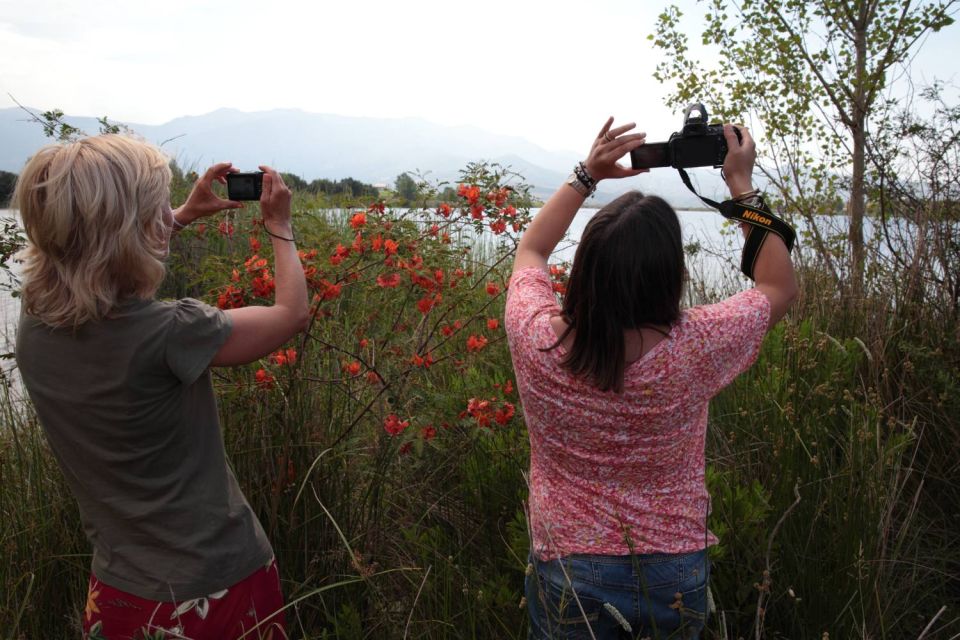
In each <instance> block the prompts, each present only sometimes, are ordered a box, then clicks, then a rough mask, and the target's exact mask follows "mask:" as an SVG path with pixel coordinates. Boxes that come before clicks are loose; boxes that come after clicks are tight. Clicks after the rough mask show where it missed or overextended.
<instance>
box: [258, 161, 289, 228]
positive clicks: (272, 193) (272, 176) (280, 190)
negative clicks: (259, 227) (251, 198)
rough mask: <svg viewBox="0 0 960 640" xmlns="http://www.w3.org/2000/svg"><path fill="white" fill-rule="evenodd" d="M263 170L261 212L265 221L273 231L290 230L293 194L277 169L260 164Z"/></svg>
mask: <svg viewBox="0 0 960 640" xmlns="http://www.w3.org/2000/svg"><path fill="white" fill-rule="evenodd" d="M260 170H261V171H263V186H262V188H261V191H260V212H261V213H262V214H263V223H264V225H267V230H268V231H270V232H271V233H280V232H286V231H290V230H291V229H292V224H291V222H290V201H291V200H292V198H293V194H292V193H291V192H290V188H289V187H287V185H286V184H284V182H283V178H282V177H281V176H280V174H279V173H277V171H276V170H275V169H272V168H270V167H268V166H266V165H260Z"/></svg>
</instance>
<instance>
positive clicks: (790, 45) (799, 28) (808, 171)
mask: <svg viewBox="0 0 960 640" xmlns="http://www.w3.org/2000/svg"><path fill="white" fill-rule="evenodd" d="M702 4H704V5H706V16H705V26H704V28H703V31H702V35H701V40H702V43H703V44H704V45H706V46H708V47H711V48H712V51H714V52H715V53H716V57H715V60H716V64H714V65H708V64H702V63H701V61H700V60H697V59H694V57H693V56H692V55H691V53H690V48H689V44H688V37H687V35H686V32H685V31H684V29H683V25H682V21H681V18H682V14H681V12H680V10H679V9H677V8H676V7H675V6H671V7H668V8H667V9H666V10H665V11H664V12H663V13H662V14H661V15H660V17H659V19H658V22H657V28H656V33H655V35H651V36H650V39H651V40H652V41H653V43H654V45H655V46H656V47H658V48H659V49H661V50H662V51H664V53H665V54H666V56H665V60H664V62H662V63H660V64H659V65H658V67H657V71H656V73H655V78H657V79H658V80H660V81H661V82H664V83H671V84H674V85H675V87H676V88H675V89H674V90H673V91H671V92H670V97H669V103H670V104H671V105H673V106H675V107H681V106H683V105H685V104H686V103H688V102H693V101H704V102H707V103H708V104H709V105H712V108H713V111H714V112H716V113H717V114H718V115H720V116H721V117H722V118H723V119H724V120H726V121H739V122H750V121H751V118H750V116H755V118H756V120H757V121H758V124H759V125H760V127H761V129H762V138H761V144H760V145H759V149H760V162H759V167H760V169H761V171H762V172H763V174H764V176H765V177H766V178H767V179H768V180H769V181H770V182H771V183H772V185H773V186H774V188H775V189H776V190H777V192H778V195H779V200H780V201H782V202H783V203H784V204H785V205H786V207H787V210H788V211H789V212H791V213H794V214H799V215H802V216H804V217H806V218H807V220H808V221H809V222H811V223H812V221H813V220H814V216H815V215H819V214H824V213H834V212H836V211H837V202H838V201H839V200H841V198H842V199H849V207H848V211H847V213H849V215H850V231H849V246H848V247H846V251H845V252H844V253H843V254H841V255H837V254H835V253H834V252H833V251H831V249H830V247H829V244H828V241H827V239H826V238H822V237H820V236H819V235H818V232H817V229H816V226H815V225H813V224H811V225H810V229H811V234H812V235H811V237H810V240H812V242H813V244H814V248H815V250H816V251H817V257H818V258H819V259H820V260H821V261H822V266H823V267H825V268H826V269H828V270H829V271H830V272H831V273H832V274H833V276H834V278H835V279H836V281H837V282H843V281H847V282H849V283H850V284H851V286H852V289H853V292H854V294H855V295H858V292H859V286H860V281H861V278H862V276H863V271H864V265H865V255H864V236H863V230H862V225H863V217H864V215H865V212H866V201H865V197H866V192H865V186H864V180H865V177H866V157H867V152H868V148H869V145H870V137H871V136H873V135H876V133H877V131H878V129H877V125H878V124H879V123H878V121H877V120H876V119H875V118H874V112H875V109H876V107H877V103H878V101H879V100H881V96H882V95H883V90H884V89H885V88H886V87H887V86H888V85H889V82H890V78H891V74H892V72H893V71H894V70H895V69H896V67H897V66H898V65H900V64H902V63H904V62H905V61H906V60H907V59H908V57H909V56H910V54H911V52H912V51H914V50H915V49H916V48H917V47H918V46H919V43H920V42H922V40H923V38H924V37H925V35H927V34H928V33H930V32H935V31H939V30H941V29H942V28H944V27H946V26H949V25H950V24H952V23H953V18H952V17H951V9H952V7H953V6H954V5H955V4H956V2H955V0H947V1H944V2H941V1H937V2H924V3H913V2H910V1H906V0H885V1H882V2H879V1H878V2H863V1H859V0H857V1H853V0H818V1H816V2H807V1H805V0H790V1H788V2H777V1H775V0H743V1H741V2H736V3H730V2H728V1H727V0H702ZM844 175H846V176H849V178H848V179H845V178H844ZM848 257H849V260H847V258H848Z"/></svg>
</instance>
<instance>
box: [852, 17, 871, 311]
mask: <svg viewBox="0 0 960 640" xmlns="http://www.w3.org/2000/svg"><path fill="white" fill-rule="evenodd" d="M869 13H870V11H869V9H868V8H867V3H861V5H860V7H859V16H858V19H857V21H856V24H855V25H854V48H855V50H856V65H857V76H856V79H855V87H854V94H853V95H854V99H853V104H852V105H851V107H852V108H851V109H850V115H851V118H852V120H853V121H852V122H851V123H849V124H850V133H851V134H852V135H853V175H852V178H851V181H850V234H849V239H850V294H851V296H850V297H851V302H853V303H854V304H857V303H859V301H860V299H861V298H862V296H863V265H864V257H865V256H864V247H863V215H864V212H865V210H866V194H865V192H864V173H865V172H866V161H865V160H866V146H867V142H866V139H867V131H866V126H867V106H866V104H865V101H866V90H867V86H866V85H867V25H868V24H869V21H870V17H869Z"/></svg>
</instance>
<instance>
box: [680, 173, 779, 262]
mask: <svg viewBox="0 0 960 640" xmlns="http://www.w3.org/2000/svg"><path fill="white" fill-rule="evenodd" d="M677 171H679V172H680V178H681V179H682V180H683V184H685V185H687V189H690V191H692V192H693V195H695V196H697V197H698V198H700V199H701V200H703V201H704V202H705V203H706V204H708V205H709V206H711V207H713V208H714V209H716V210H717V211H719V212H720V215H722V216H723V217H724V218H727V219H728V220H736V221H738V222H745V223H747V224H749V225H750V226H752V227H753V230H752V231H751V233H750V235H749V236H747V241H746V242H745V243H744V244H743V255H742V256H741V258H740V270H741V271H742V272H743V274H744V275H745V276H747V277H748V278H750V279H751V280H753V267H754V265H755V264H756V262H757V255H758V254H759V253H760V248H761V247H762V246H763V242H764V240H766V239H767V234H768V233H775V234H777V235H778V236H780V237H781V238H782V239H783V243H784V244H785V245H787V251H793V244H794V242H795V240H796V238H797V234H796V232H794V230H793V227H791V226H790V225H789V224H787V223H786V222H784V221H783V220H781V219H780V218H778V217H777V216H775V215H773V213H772V212H771V211H770V208H769V207H768V206H767V205H766V203H762V200H761V203H762V205H761V207H754V206H751V205H748V204H744V203H742V202H735V201H734V200H724V201H723V202H716V201H715V200H711V199H710V198H704V197H703V196H702V195H700V194H699V193H697V191H696V189H694V188H693V185H692V184H691V183H690V176H689V175H687V172H686V171H684V170H683V169H679V168H678V169H677Z"/></svg>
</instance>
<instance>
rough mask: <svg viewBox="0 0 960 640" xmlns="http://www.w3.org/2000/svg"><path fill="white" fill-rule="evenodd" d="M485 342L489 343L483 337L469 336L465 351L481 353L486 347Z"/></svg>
mask: <svg viewBox="0 0 960 640" xmlns="http://www.w3.org/2000/svg"><path fill="white" fill-rule="evenodd" d="M487 342H489V340H487V339H486V338H485V337H484V336H476V335H472V334H471V335H470V337H469V338H467V351H469V352H475V351H481V350H483V348H484V347H486V346H487Z"/></svg>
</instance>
